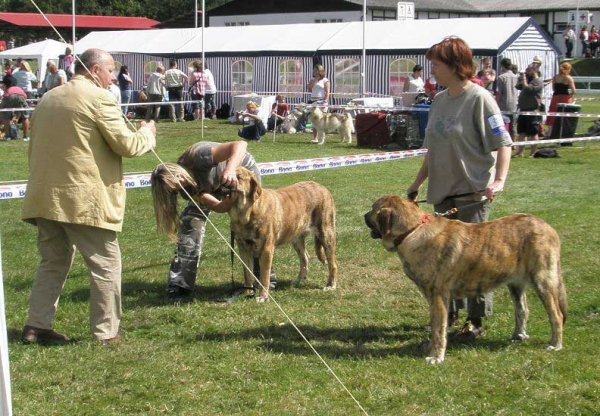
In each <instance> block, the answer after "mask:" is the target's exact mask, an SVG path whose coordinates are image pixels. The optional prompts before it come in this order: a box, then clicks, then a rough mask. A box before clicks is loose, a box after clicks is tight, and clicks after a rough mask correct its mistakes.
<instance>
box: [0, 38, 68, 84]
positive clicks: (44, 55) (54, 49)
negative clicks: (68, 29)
mask: <svg viewBox="0 0 600 416" xmlns="http://www.w3.org/2000/svg"><path fill="white" fill-rule="evenodd" d="M67 46H70V45H68V44H66V43H63V42H58V41H56V40H53V39H46V40H43V41H41V42H36V43H30V44H29V45H25V46H20V47H18V48H13V49H7V50H5V51H2V52H0V59H17V58H23V59H27V60H29V59H35V60H37V62H38V73H37V74H36V75H37V77H38V79H39V80H43V79H44V77H45V76H46V62H48V59H54V60H58V57H59V56H60V55H64V53H65V49H66V48H67ZM57 63H58V62H57Z"/></svg>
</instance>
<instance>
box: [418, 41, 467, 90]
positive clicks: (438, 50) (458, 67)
mask: <svg viewBox="0 0 600 416" xmlns="http://www.w3.org/2000/svg"><path fill="white" fill-rule="evenodd" d="M425 57H426V58H427V59H428V60H430V61H431V60H434V59H435V60H437V61H440V62H442V63H443V64H445V65H447V66H449V67H450V68H452V69H454V73H455V74H456V76H458V78H460V80H461V81H464V80H466V79H471V78H472V77H473V74H474V73H475V72H474V69H473V52H472V51H471V48H469V45H467V43H466V42H465V41H464V40H462V39H461V38H458V37H456V36H448V37H447V38H445V39H444V40H443V41H441V42H440V43H436V44H435V45H433V46H432V47H431V48H429V50H428V51H427V53H426V54H425Z"/></svg>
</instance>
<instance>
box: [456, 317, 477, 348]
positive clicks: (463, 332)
mask: <svg viewBox="0 0 600 416" xmlns="http://www.w3.org/2000/svg"><path fill="white" fill-rule="evenodd" d="M484 335H485V331H484V330H483V327H480V326H475V325H473V324H472V323H471V321H467V322H465V324H464V325H463V327H462V328H461V329H460V331H458V332H457V333H456V334H455V335H454V337H453V340H454V341H455V342H458V343H459V344H468V343H471V342H473V341H475V340H476V339H477V338H479V337H482V336H484Z"/></svg>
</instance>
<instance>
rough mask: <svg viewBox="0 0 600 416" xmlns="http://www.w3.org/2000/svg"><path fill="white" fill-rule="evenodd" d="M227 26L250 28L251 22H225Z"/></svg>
mask: <svg viewBox="0 0 600 416" xmlns="http://www.w3.org/2000/svg"><path fill="white" fill-rule="evenodd" d="M225 26H250V22H225Z"/></svg>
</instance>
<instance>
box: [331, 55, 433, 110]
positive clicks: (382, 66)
mask: <svg viewBox="0 0 600 416" xmlns="http://www.w3.org/2000/svg"><path fill="white" fill-rule="evenodd" d="M339 59H353V60H357V61H360V60H362V55H327V56H322V61H323V65H324V66H325V71H326V72H327V74H328V78H329V79H330V80H331V91H332V93H333V100H331V101H332V104H333V105H345V104H347V103H348V101H350V100H351V99H352V98H353V97H350V96H341V95H336V94H335V77H334V74H333V68H335V62H336V61H337V60H339ZM397 59H410V60H413V61H414V62H415V64H419V65H421V66H423V68H425V71H426V72H424V74H423V76H424V79H425V78H426V77H427V76H429V75H428V72H427V71H428V69H427V65H426V62H425V56H424V55H367V56H366V65H365V84H366V85H365V89H364V91H365V95H366V96H370V97H381V96H386V97H387V96H389V95H390V64H391V63H392V62H393V61H395V60H397ZM361 82H362V80H361ZM358 90H359V92H360V86H359V89H358ZM358 95H359V94H356V96H358Z"/></svg>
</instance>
